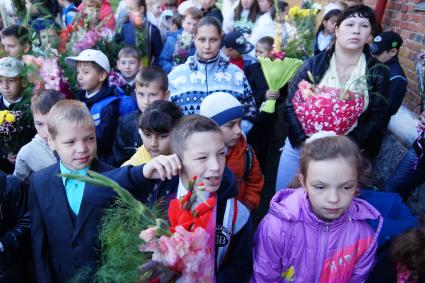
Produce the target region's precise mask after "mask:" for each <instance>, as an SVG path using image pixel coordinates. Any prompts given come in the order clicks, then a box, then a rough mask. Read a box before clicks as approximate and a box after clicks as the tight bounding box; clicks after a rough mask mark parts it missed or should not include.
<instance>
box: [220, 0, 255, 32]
mask: <svg viewBox="0 0 425 283" xmlns="http://www.w3.org/2000/svg"><path fill="white" fill-rule="evenodd" d="M238 2H239V4H238V5H237V7H236V8H235V9H234V10H233V9H232V10H231V11H230V12H229V13H228V16H227V17H226V18H225V19H224V21H223V30H224V32H231V31H235V30H238V31H240V32H242V33H243V34H244V35H245V36H248V35H250V34H251V32H252V29H253V28H254V24H255V21H256V20H257V15H258V14H259V11H258V10H259V8H258V2H257V1H254V0H239V1H238Z"/></svg>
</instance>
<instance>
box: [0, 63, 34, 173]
mask: <svg viewBox="0 0 425 283" xmlns="http://www.w3.org/2000/svg"><path fill="white" fill-rule="evenodd" d="M24 68H25V67H24V65H23V63H22V62H21V61H20V60H18V59H16V58H12V57H4V58H1V59H0V110H10V111H22V117H21V119H20V120H21V125H23V126H24V128H23V129H18V131H20V136H19V141H17V140H14V141H13V142H14V143H18V146H17V150H16V152H6V151H5V150H4V149H3V145H1V144H0V170H2V171H5V172H6V173H10V174H11V173H12V172H13V167H14V163H15V158H16V153H18V150H19V148H20V146H22V145H24V144H26V143H27V142H29V141H30V140H31V139H32V137H33V136H34V128H33V126H32V116H31V112H30V111H29V108H30V96H31V93H30V92H29V91H24V88H23V78H22V77H21V75H22V73H23V71H24Z"/></svg>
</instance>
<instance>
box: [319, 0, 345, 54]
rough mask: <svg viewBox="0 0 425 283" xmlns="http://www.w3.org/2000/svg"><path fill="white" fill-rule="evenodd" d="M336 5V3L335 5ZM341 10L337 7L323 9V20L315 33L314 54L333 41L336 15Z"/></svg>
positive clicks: (337, 15) (340, 12) (327, 46)
mask: <svg viewBox="0 0 425 283" xmlns="http://www.w3.org/2000/svg"><path fill="white" fill-rule="evenodd" d="M335 6H336V5H335ZM341 14H342V11H341V10H340V9H338V8H336V9H332V10H329V11H325V14H324V16H323V21H322V23H321V24H320V26H319V28H318V30H317V33H316V42H315V44H314V55H317V54H319V53H320V52H322V51H325V50H327V49H328V48H329V47H330V45H331V44H332V43H333V40H334V36H335V26H336V22H337V21H338V17H339V16H340V15H341Z"/></svg>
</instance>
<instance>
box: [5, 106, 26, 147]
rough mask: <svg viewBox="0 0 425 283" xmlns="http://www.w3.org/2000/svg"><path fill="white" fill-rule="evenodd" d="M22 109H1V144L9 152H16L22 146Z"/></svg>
mask: <svg viewBox="0 0 425 283" xmlns="http://www.w3.org/2000/svg"><path fill="white" fill-rule="evenodd" d="M21 118H22V111H9V110H0V144H1V146H2V148H3V149H4V150H5V151H6V152H7V153H16V152H18V151H19V149H20V148H21V146H22V144H21V143H20V142H19V140H20V138H19V134H20V133H21V132H22V130H23V129H24V127H23V125H22V123H21Z"/></svg>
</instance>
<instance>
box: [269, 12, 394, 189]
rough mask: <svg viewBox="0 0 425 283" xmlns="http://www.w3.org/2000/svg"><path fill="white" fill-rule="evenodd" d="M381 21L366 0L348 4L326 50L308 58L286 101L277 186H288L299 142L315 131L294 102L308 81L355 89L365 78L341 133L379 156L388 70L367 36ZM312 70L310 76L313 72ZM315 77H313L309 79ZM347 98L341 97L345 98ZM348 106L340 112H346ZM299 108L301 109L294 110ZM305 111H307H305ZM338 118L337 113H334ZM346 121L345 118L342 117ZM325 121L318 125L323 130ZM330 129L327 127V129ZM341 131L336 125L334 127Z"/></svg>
mask: <svg viewBox="0 0 425 283" xmlns="http://www.w3.org/2000/svg"><path fill="white" fill-rule="evenodd" d="M377 25H378V23H377V21H376V18H375V14H374V12H373V10H372V9H371V8H369V7H367V6H365V5H360V6H354V7H351V8H349V9H347V10H346V11H345V12H344V13H343V14H342V15H341V17H340V18H339V19H338V22H337V24H336V27H335V36H336V41H335V44H334V46H332V47H331V48H330V49H329V50H328V51H325V52H322V53H320V54H318V55H316V56H314V57H312V58H310V59H308V60H307V61H306V62H305V63H304V65H303V66H302V67H301V68H300V70H299V71H298V73H297V75H296V76H295V77H294V78H293V80H292V82H291V84H290V86H289V94H288V98H287V100H286V104H287V105H286V113H285V117H286V121H287V123H288V125H289V129H288V137H289V139H287V140H286V142H285V147H284V149H283V152H282V155H281V158H280V163H279V169H278V176H277V181H276V189H277V190H279V189H281V188H285V187H287V185H288V184H289V183H290V182H291V181H292V179H293V177H294V176H295V174H296V173H297V172H298V170H299V169H298V168H299V165H298V161H299V151H300V147H301V146H302V145H303V143H304V141H305V140H306V139H307V138H308V136H309V134H312V133H311V131H310V130H309V131H308V132H309V134H307V133H306V130H307V126H306V125H307V124H306V123H308V121H303V120H302V119H301V120H300V117H302V115H301V114H302V113H300V112H299V109H300V107H298V106H299V105H297V107H294V102H296V103H298V102H299V101H298V100H297V98H299V97H297V95H299V93H300V92H298V90H299V88H298V84H299V83H300V82H301V81H302V80H306V81H308V82H310V83H311V84H315V85H316V86H323V87H331V88H336V89H342V88H344V89H347V88H348V90H350V91H354V90H355V88H356V87H358V84H357V82H359V81H360V80H362V78H363V79H364V78H366V81H365V84H367V85H365V86H364V88H363V89H362V90H361V91H360V92H359V93H361V95H362V96H361V97H359V98H356V99H361V100H363V103H362V104H361V105H363V106H362V108H360V109H358V110H359V113H354V114H356V115H358V116H353V117H358V119H355V120H354V121H353V123H352V125H351V127H350V128H349V129H348V131H345V132H343V133H339V134H343V135H348V136H349V137H351V138H352V139H353V140H354V141H355V142H356V143H357V145H358V146H359V147H360V148H361V149H362V150H363V151H364V153H366V155H368V156H369V157H373V156H375V155H376V154H377V153H378V152H379V149H380V146H381V142H382V137H383V131H384V130H385V129H386V127H387V124H388V121H389V117H390V116H389V113H388V103H387V102H386V99H385V97H387V96H388V84H389V74H388V70H387V69H385V68H384V67H382V66H380V65H378V63H377V61H376V60H375V59H374V58H372V57H371V56H370V54H369V52H368V45H367V44H366V43H367V40H368V38H369V36H370V33H371V31H372V29H374V26H377ZM309 73H310V74H311V75H312V76H311V75H309ZM310 78H311V79H310ZM312 79H313V80H314V81H311V80H312ZM347 101H349V100H344V99H343V98H342V99H340V100H339V102H342V103H344V102H347ZM344 111H345V110H344V108H341V110H340V112H342V114H344V113H343V112H344ZM296 112H297V113H296ZM304 114H305V113H304ZM330 119H333V120H331V122H335V119H336V118H335V117H330ZM343 122H345V121H343ZM324 126H326V125H324V124H318V125H315V127H316V129H317V131H320V130H321V129H322V128H323V127H324ZM328 130H329V129H328ZM330 130H332V131H335V132H338V130H337V129H330Z"/></svg>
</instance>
